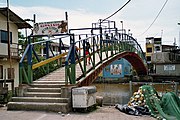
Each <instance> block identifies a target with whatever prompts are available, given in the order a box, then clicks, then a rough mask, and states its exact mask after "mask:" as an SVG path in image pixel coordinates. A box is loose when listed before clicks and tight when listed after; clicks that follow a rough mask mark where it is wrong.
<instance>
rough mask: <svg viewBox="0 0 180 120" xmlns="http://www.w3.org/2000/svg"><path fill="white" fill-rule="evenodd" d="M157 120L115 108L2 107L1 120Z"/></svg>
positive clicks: (0, 111) (0, 108)
mask: <svg viewBox="0 0 180 120" xmlns="http://www.w3.org/2000/svg"><path fill="white" fill-rule="evenodd" d="M61 119H62V120H155V118H153V117H150V116H132V115H127V114H124V113H122V112H120V111H119V110H117V109H115V108H114V106H103V107H98V109H97V110H95V111H93V112H90V113H78V112H75V113H68V114H62V113H50V112H37V111H7V108H6V107H0V120H61Z"/></svg>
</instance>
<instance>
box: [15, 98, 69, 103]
mask: <svg viewBox="0 0 180 120" xmlns="http://www.w3.org/2000/svg"><path fill="white" fill-rule="evenodd" d="M12 102H42V103H68V102H69V98H49V97H13V98H12Z"/></svg>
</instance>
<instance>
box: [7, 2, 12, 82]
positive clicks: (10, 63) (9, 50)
mask: <svg viewBox="0 0 180 120" xmlns="http://www.w3.org/2000/svg"><path fill="white" fill-rule="evenodd" d="M7 39H8V58H9V65H10V71H8V72H10V79H12V60H11V46H10V44H11V41H10V32H9V0H7Z"/></svg>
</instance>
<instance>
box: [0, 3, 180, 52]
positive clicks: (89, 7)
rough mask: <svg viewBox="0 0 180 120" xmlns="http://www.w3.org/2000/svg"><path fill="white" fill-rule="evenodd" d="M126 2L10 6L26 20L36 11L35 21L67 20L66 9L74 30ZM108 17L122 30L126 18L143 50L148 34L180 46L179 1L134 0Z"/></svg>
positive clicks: (125, 23)
mask: <svg viewBox="0 0 180 120" xmlns="http://www.w3.org/2000/svg"><path fill="white" fill-rule="evenodd" d="M6 1H7V0H0V6H1V7H6V5H7V4H6ZM127 1H128V0H9V3H10V9H11V10H12V11H13V12H15V13H16V14H17V15H19V16H20V17H21V18H23V19H27V18H29V19H33V14H36V22H48V21H59V20H65V12H67V13H68V22H69V23H68V24H69V28H70V29H71V28H85V27H91V24H92V23H96V22H98V20H99V19H105V18H107V17H108V16H110V15H111V14H112V13H114V12H115V11H117V10H118V9H119V8H121V7H122V6H123V5H124V4H125V3H126V2H127ZM165 2H167V3H166V5H165V7H164V8H163V10H162V11H161V13H160V14H159V16H158V17H157V15H158V13H159V11H160V10H161V8H162V6H163V5H164V4H165ZM156 17H157V19H156V20H155V18H156ZM108 20H112V21H116V26H117V27H118V28H119V29H121V28H122V24H121V22H120V21H123V28H125V29H126V30H127V31H128V29H130V32H131V33H132V36H133V37H134V38H135V39H137V41H138V42H139V44H140V45H141V46H142V48H143V49H144V48H145V47H144V46H145V38H146V37H162V41H163V42H162V43H163V44H166V45H173V43H174V42H176V44H177V45H178V46H180V25H178V23H180V0H131V1H130V2H129V3H128V4H127V5H126V6H125V7H124V8H123V9H122V10H121V11H119V12H118V13H117V14H115V15H114V16H113V17H111V18H109V19H108ZM154 20H155V22H154V24H152V23H153V21H154ZM30 24H32V23H30ZM151 24H152V26H151V27H150V28H149V26H150V25H151ZM148 28H149V29H148ZM147 29H148V30H147Z"/></svg>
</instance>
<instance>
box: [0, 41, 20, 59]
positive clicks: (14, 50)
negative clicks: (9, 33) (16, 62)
mask: <svg viewBox="0 0 180 120" xmlns="http://www.w3.org/2000/svg"><path fill="white" fill-rule="evenodd" d="M10 51H11V58H12V59H19V58H20V56H19V48H18V44H17V43H12V44H11V45H10ZM0 58H8V45H7V44H5V43H0Z"/></svg>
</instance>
